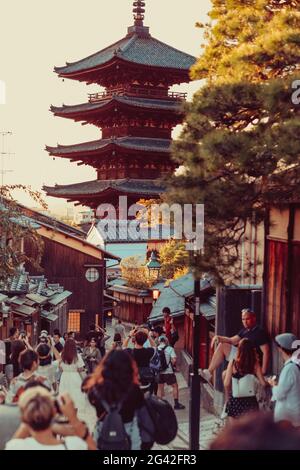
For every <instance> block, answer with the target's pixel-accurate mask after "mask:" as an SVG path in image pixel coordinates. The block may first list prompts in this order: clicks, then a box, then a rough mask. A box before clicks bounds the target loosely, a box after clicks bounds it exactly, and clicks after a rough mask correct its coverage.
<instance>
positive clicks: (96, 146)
mask: <svg viewBox="0 0 300 470" xmlns="http://www.w3.org/2000/svg"><path fill="white" fill-rule="evenodd" d="M171 142H172V141H171V140H169V139H148V138H145V137H119V138H116V139H100V140H94V141H92V142H84V143H83V144H76V145H58V146H57V147H49V146H47V147H46V150H47V151H48V152H49V153H50V154H52V155H64V154H70V153H76V152H78V153H80V152H94V151H96V150H102V149H104V148H105V147H107V146H109V145H116V146H117V147H121V148H126V149H132V150H140V151H145V152H160V153H161V152H167V153H168V152H170V146H171Z"/></svg>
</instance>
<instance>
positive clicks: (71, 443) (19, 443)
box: [5, 436, 88, 450]
mask: <svg viewBox="0 0 300 470" xmlns="http://www.w3.org/2000/svg"><path fill="white" fill-rule="evenodd" d="M65 444H66V445H65V446H64V445H63V444H57V445H53V446H50V445H46V444H40V443H39V442H38V441H36V440H35V439H34V438H33V437H26V439H11V440H10V441H8V442H7V444H6V446H5V450H87V448H88V447H87V443H86V442H85V441H84V440H83V439H80V437H77V436H68V437H66V438H65Z"/></svg>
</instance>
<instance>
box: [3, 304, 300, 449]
mask: <svg viewBox="0 0 300 470" xmlns="http://www.w3.org/2000/svg"><path fill="white" fill-rule="evenodd" d="M163 314H164V324H163V325H156V326H151V325H149V324H143V325H135V326H134V327H132V328H131V329H130V330H129V329H128V328H125V326H124V325H123V323H122V321H121V320H118V322H117V324H116V325H115V327H114V332H113V337H111V341H110V342H108V339H109V338H110V336H109V335H108V334H107V332H106V331H105V330H104V329H103V328H100V327H98V326H96V325H90V330H89V331H88V332H87V333H86V335H85V339H84V341H78V338H77V337H76V335H75V333H74V332H68V333H65V334H63V335H61V334H60V332H59V331H58V330H54V331H53V334H52V335H50V334H48V332H47V331H45V330H43V331H41V334H40V337H39V341H38V345H37V346H35V347H33V346H32V345H31V343H30V338H28V337H27V335H26V334H25V333H24V332H21V333H20V332H19V331H18V329H17V328H11V329H10V335H9V338H7V339H6V340H5V342H4V344H5V356H6V357H5V366H4V370H3V372H1V373H0V449H7V450H21V449H39V450H42V449H45V450H46V449H47V450H48V449H49V450H56V449H57V450H96V449H98V450H129V449H131V450H149V449H151V448H152V447H153V445H154V443H158V444H160V445H165V444H168V443H169V442H171V441H172V440H173V439H174V438H175V437H176V434H177V430H178V426H177V417H176V411H177V410H183V409H184V408H185V406H184V405H183V404H182V403H180V401H179V387H178V383H177V376H176V373H177V366H176V360H177V358H176V352H175V349H174V346H175V344H176V342H177V341H178V339H179V335H178V331H177V329H176V327H175V325H174V322H173V320H172V317H171V315H170V309H169V308H167V307H165V308H164V309H163ZM242 323H243V328H242V329H241V330H240V331H239V332H238V333H237V334H236V335H235V336H232V337H225V336H220V335H216V336H214V338H213V340H212V346H213V348H214V353H213V356H212V360H211V363H210V365H209V368H208V369H203V370H200V375H201V377H202V379H203V381H205V382H206V383H210V384H211V385H212V386H213V377H214V372H215V371H216V369H217V368H218V367H219V366H220V365H221V364H222V363H224V360H225V359H226V361H227V368H226V370H224V372H223V375H222V378H223V385H224V391H225V405H224V409H223V413H222V414H223V418H224V419H225V418H226V421H227V425H226V426H225V427H224V429H223V431H222V432H221V433H220V434H219V435H218V436H217V438H216V439H215V440H214V442H213V443H212V444H211V448H212V449H242V448H245V449H250V448H251V449H252V448H253V450H254V449H255V446H257V449H267V448H268V447H267V446H271V447H270V448H275V447H274V443H277V441H278V442H279V441H280V439H281V444H280V445H281V447H279V448H295V449H300V434H299V427H300V356H299V355H298V349H297V348H298V346H299V343H300V341H298V340H297V338H296V337H295V336H294V335H293V334H291V333H284V334H280V335H278V336H276V338H275V344H276V346H277V348H278V351H279V354H280V355H281V358H282V361H283V363H284V364H283V368H282V370H281V373H280V376H279V379H277V377H275V376H272V377H270V376H269V375H268V374H269V371H270V344H271V343H270V339H269V337H268V335H267V334H266V332H265V331H264V330H263V329H262V328H261V327H260V326H259V325H258V324H257V320H256V315H255V313H254V312H252V311H251V310H250V309H244V310H243V311H242ZM108 344H109V346H108ZM259 384H260V387H261V389H263V390H265V391H267V392H268V393H267V394H269V396H270V397H271V403H273V404H274V405H273V407H272V408H273V411H272V413H270V412H269V413H265V412H262V411H259V403H258V400H257V386H258V385H259ZM165 386H169V387H171V389H172V394H173V400H174V402H173V403H170V402H168V401H166V400H164V395H165ZM87 416H93V417H94V419H93V422H91V420H88V423H86V422H85V418H86V417H87ZM263 433H265V435H266V438H265V439H264V440H263V441H260V438H261V437H262V435H263ZM272 433H273V440H272ZM284 433H286V434H285V436H288V437H289V439H288V440H287V439H286V438H285V439H283V436H284ZM249 436H252V437H251V439H250V441H249V439H248V438H249ZM276 445H279V444H276ZM272 446H273V447H272ZM289 446H290V447H289ZM291 446H292V447H291Z"/></svg>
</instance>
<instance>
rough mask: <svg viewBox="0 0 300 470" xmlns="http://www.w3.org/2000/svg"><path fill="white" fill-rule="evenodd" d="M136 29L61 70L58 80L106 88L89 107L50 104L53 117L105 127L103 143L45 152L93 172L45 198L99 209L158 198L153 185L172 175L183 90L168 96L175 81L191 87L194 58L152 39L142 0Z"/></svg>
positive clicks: (94, 96) (92, 97) (51, 189)
mask: <svg viewBox="0 0 300 470" xmlns="http://www.w3.org/2000/svg"><path fill="white" fill-rule="evenodd" d="M133 5H134V9H133V12H134V25H133V26H131V27H130V28H128V33H127V35H126V36H125V37H124V38H123V39H121V40H120V41H118V42H116V43H115V44H113V45H111V46H109V47H107V48H106V49H103V50H101V51H100V52H97V53H96V54H93V55H92V56H90V57H87V58H85V59H82V60H80V61H78V62H75V63H71V64H70V63H67V64H66V66H65V67H56V68H55V72H56V73H57V74H58V75H59V77H62V78H69V79H72V80H78V81H82V82H86V83H87V84H92V83H96V84H98V85H100V86H102V87H105V91H104V92H101V93H96V94H90V95H89V100H88V103H84V104H79V105H76V106H65V105H64V106H62V107H54V106H51V111H52V112H53V113H54V115H55V116H60V117H64V118H68V119H73V120H74V121H81V122H82V123H83V124H87V123H88V124H94V125H95V126H97V127H98V128H101V129H102V138H101V139H99V140H96V141H92V142H85V143H81V144H74V145H68V146H65V145H58V146H57V147H46V149H47V151H48V152H49V153H50V155H52V156H55V157H61V158H68V159H70V160H71V161H72V162H77V164H78V165H90V166H92V167H94V168H95V169H96V172H97V179H95V180H94V181H87V182H83V183H78V184H71V185H56V186H55V187H46V186H45V187H44V190H45V191H46V192H47V194H48V195H49V196H54V197H59V198H65V199H67V200H68V202H75V203H77V204H82V205H84V206H89V207H91V208H93V209H96V208H97V207H98V205H99V204H101V203H111V204H114V205H115V206H118V198H119V196H121V195H126V196H127V197H128V204H132V203H135V202H137V201H138V200H139V199H141V198H144V199H151V198H155V197H158V196H159V194H161V193H162V192H163V190H164V188H163V185H162V184H161V183H159V182H158V181H159V180H160V179H161V177H163V176H164V175H166V174H170V173H171V172H172V171H174V167H175V166H174V163H173V162H172V160H171V158H170V145H171V133H172V129H173V128H174V127H175V126H176V125H177V124H179V123H181V122H182V119H183V114H182V100H184V99H185V97H186V96H185V94H184V93H175V92H170V91H169V89H170V87H171V86H172V85H174V84H180V83H183V82H189V81H190V78H189V69H190V67H191V66H192V65H193V63H194V62H195V58H194V57H192V56H191V55H188V54H185V53H184V52H181V51H179V50H177V49H174V48H173V47H171V46H168V45H167V44H164V43H163V42H161V41H158V40H157V39H155V38H153V37H152V36H151V35H150V33H149V28H148V27H146V26H144V12H145V10H144V7H145V2H143V1H135V2H134V4H133Z"/></svg>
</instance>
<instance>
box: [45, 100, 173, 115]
mask: <svg viewBox="0 0 300 470" xmlns="http://www.w3.org/2000/svg"><path fill="white" fill-rule="evenodd" d="M112 103H120V104H125V105H127V106H131V107H134V108H147V109H154V110H165V111H174V112H179V111H180V110H181V108H182V102H181V101H176V100H173V101H172V100H164V99H149V98H136V97H133V96H113V97H110V98H107V99H103V100H101V101H97V102H94V103H82V104H78V105H74V106H69V105H63V106H61V107H57V106H51V111H52V112H53V113H54V114H64V115H68V114H74V113H81V112H85V111H95V110H98V109H102V108H105V107H107V106H109V105H110V104H112Z"/></svg>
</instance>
